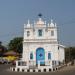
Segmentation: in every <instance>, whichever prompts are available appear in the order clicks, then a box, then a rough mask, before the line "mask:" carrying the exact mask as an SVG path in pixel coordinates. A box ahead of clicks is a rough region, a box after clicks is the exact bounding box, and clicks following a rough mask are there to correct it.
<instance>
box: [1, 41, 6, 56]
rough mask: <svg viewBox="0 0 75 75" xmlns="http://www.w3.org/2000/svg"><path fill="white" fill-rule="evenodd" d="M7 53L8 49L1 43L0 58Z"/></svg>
mask: <svg viewBox="0 0 75 75" xmlns="http://www.w3.org/2000/svg"><path fill="white" fill-rule="evenodd" d="M6 51H7V48H6V47H5V46H3V45H2V42H1V41H0V56H3V54H4V53H5V52H6Z"/></svg>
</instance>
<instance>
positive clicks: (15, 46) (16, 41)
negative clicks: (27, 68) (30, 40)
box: [8, 37, 23, 53]
mask: <svg viewBox="0 0 75 75" xmlns="http://www.w3.org/2000/svg"><path fill="white" fill-rule="evenodd" d="M22 41H23V38H22V37H15V38H13V39H12V40H10V43H9V44H8V49H9V50H13V51H15V52H18V53H22V50H23V44H22Z"/></svg>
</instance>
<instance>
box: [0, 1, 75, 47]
mask: <svg viewBox="0 0 75 75" xmlns="http://www.w3.org/2000/svg"><path fill="white" fill-rule="evenodd" d="M39 13H42V15H43V16H42V18H43V19H44V20H47V21H48V22H50V20H51V19H53V20H54V22H56V23H57V26H58V33H59V36H58V37H59V40H60V42H61V43H62V44H63V45H65V46H70V45H72V46H75V0H0V41H2V42H3V44H5V45H7V44H8V43H9V41H10V40H11V39H13V38H14V37H20V36H23V27H24V23H27V20H28V19H30V20H31V22H33V21H34V20H37V19H38V14H39Z"/></svg>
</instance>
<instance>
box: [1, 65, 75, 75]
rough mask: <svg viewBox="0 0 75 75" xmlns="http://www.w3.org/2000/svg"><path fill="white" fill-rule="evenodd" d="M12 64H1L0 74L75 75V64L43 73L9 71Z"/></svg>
mask: <svg viewBox="0 0 75 75" xmlns="http://www.w3.org/2000/svg"><path fill="white" fill-rule="evenodd" d="M10 66H11V65H1V64H0V75H38V74H39V75H75V66H68V67H64V68H62V69H61V70H58V71H54V72H47V73H46V72H43V73H40V72H39V73H25V72H11V71H9V68H10Z"/></svg>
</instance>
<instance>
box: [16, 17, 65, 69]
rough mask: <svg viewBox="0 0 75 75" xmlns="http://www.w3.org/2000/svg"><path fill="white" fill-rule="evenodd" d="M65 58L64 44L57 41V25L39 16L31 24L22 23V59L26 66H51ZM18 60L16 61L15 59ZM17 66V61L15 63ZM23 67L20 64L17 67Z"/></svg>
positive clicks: (56, 64)
mask: <svg viewBox="0 0 75 75" xmlns="http://www.w3.org/2000/svg"><path fill="white" fill-rule="evenodd" d="M64 60H65V53H64V46H63V45H60V44H59V43H58V35H57V25H56V23H53V20H51V22H50V23H46V21H44V20H43V19H42V18H41V17H39V18H38V20H37V21H36V22H35V23H34V24H31V23H30V21H29V20H28V23H27V24H24V39H23V53H22V60H20V62H21V61H23V62H26V66H25V67H26V68H31V67H35V68H36V67H37V68H40V69H41V68H44V67H46V68H53V67H54V66H58V65H59V63H63V62H64ZM17 62H18V61H17ZM16 67H19V66H18V63H17V65H16ZM22 67H23V68H25V67H24V66H20V67H19V68H22Z"/></svg>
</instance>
